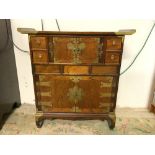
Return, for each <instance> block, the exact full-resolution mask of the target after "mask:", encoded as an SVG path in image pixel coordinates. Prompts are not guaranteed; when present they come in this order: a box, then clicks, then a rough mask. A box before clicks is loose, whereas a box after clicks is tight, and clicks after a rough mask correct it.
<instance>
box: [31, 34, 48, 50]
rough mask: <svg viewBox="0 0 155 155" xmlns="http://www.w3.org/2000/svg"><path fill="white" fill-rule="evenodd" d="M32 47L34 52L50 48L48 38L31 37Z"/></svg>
mask: <svg viewBox="0 0 155 155" xmlns="http://www.w3.org/2000/svg"><path fill="white" fill-rule="evenodd" d="M30 46H31V49H32V50H42V49H47V48H48V42H47V37H41V36H40V37H39V36H31V37H30Z"/></svg>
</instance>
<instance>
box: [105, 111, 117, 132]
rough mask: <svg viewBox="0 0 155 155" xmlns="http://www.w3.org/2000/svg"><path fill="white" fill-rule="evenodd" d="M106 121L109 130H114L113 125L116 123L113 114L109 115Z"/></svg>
mask: <svg viewBox="0 0 155 155" xmlns="http://www.w3.org/2000/svg"><path fill="white" fill-rule="evenodd" d="M107 121H108V125H109V128H110V129H111V130H112V129H114V128H115V123H116V116H115V113H111V114H109V117H108V119H107Z"/></svg>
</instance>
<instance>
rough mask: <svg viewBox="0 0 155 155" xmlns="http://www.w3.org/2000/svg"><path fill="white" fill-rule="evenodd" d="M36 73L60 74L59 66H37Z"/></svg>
mask: <svg viewBox="0 0 155 155" xmlns="http://www.w3.org/2000/svg"><path fill="white" fill-rule="evenodd" d="M34 68H35V73H37V74H39V73H60V67H59V66H58V65H35V66H34Z"/></svg>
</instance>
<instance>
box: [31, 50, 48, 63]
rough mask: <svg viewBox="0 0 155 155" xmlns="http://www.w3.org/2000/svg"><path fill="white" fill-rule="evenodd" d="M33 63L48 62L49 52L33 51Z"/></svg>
mask: <svg viewBox="0 0 155 155" xmlns="http://www.w3.org/2000/svg"><path fill="white" fill-rule="evenodd" d="M32 61H33V63H43V62H48V53H47V51H32Z"/></svg>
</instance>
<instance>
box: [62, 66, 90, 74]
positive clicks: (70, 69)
mask: <svg viewBox="0 0 155 155" xmlns="http://www.w3.org/2000/svg"><path fill="white" fill-rule="evenodd" d="M88 68H89V67H88V66H65V67H64V73H65V74H88Z"/></svg>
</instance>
